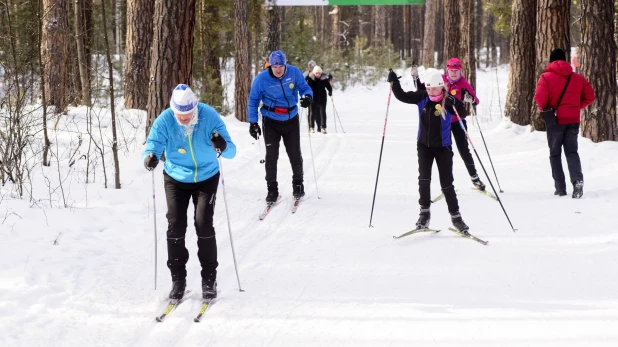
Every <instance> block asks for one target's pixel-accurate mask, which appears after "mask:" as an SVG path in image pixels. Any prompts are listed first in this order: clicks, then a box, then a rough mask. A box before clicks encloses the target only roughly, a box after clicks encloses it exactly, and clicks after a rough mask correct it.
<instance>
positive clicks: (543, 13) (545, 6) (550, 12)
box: [531, 0, 571, 131]
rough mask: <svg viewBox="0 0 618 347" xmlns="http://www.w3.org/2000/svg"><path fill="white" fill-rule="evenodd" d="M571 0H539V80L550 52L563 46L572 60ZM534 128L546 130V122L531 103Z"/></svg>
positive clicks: (537, 23) (536, 73) (536, 71)
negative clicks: (570, 32) (570, 31)
mask: <svg viewBox="0 0 618 347" xmlns="http://www.w3.org/2000/svg"><path fill="white" fill-rule="evenodd" d="M570 6H571V2H570V1H569V0H538V1H537V17H536V39H535V45H536V67H535V74H534V78H535V80H538V79H539V77H540V76H541V74H542V73H543V72H545V67H546V66H547V64H548V63H549V54H550V53H551V51H552V50H554V49H556V48H562V49H563V50H564V51H565V52H566V55H567V61H570V59H569V57H570V51H571V43H570V40H569V38H570V36H569V35H570V34H569V8H570ZM531 110H532V119H531V124H532V129H533V130H540V131H545V122H544V121H543V118H541V114H540V112H538V110H537V107H536V105H531Z"/></svg>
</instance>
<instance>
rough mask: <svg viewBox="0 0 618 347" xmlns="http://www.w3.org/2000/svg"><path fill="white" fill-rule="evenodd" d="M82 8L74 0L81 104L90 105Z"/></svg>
mask: <svg viewBox="0 0 618 347" xmlns="http://www.w3.org/2000/svg"><path fill="white" fill-rule="evenodd" d="M83 13H84V12H83V10H82V1H81V0H75V23H74V26H75V41H76V43H77V61H78V64H79V77H80V80H81V87H82V99H81V103H82V105H86V106H90V79H89V78H88V65H87V63H86V51H85V49H84V37H83V31H82V30H83V27H84V25H83V22H84V20H83V18H82V16H83Z"/></svg>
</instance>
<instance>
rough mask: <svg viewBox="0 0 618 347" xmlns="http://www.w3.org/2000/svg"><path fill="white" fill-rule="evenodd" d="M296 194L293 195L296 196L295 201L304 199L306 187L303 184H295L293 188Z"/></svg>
mask: <svg viewBox="0 0 618 347" xmlns="http://www.w3.org/2000/svg"><path fill="white" fill-rule="evenodd" d="M293 189H294V192H293V193H292V195H294V199H296V200H298V199H300V198H302V197H303V196H305V186H304V185H303V184H302V183H301V184H295V185H294V186H293Z"/></svg>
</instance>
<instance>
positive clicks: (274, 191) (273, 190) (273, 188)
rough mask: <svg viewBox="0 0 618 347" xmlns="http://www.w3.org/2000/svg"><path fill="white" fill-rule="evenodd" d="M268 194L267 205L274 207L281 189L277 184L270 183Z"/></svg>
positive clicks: (268, 184)
mask: <svg viewBox="0 0 618 347" xmlns="http://www.w3.org/2000/svg"><path fill="white" fill-rule="evenodd" d="M267 186H268V194H266V203H267V204H268V205H272V204H274V203H275V202H277V199H278V198H279V188H278V186H279V185H278V184H277V182H268V183H267Z"/></svg>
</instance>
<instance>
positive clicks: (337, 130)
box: [330, 95, 343, 133]
mask: <svg viewBox="0 0 618 347" xmlns="http://www.w3.org/2000/svg"><path fill="white" fill-rule="evenodd" d="M330 103H331V104H333V117H335V132H336V133H339V129H337V118H336V117H337V114H336V113H335V102H334V101H333V96H332V95H331V97H330ZM341 130H343V129H341Z"/></svg>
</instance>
